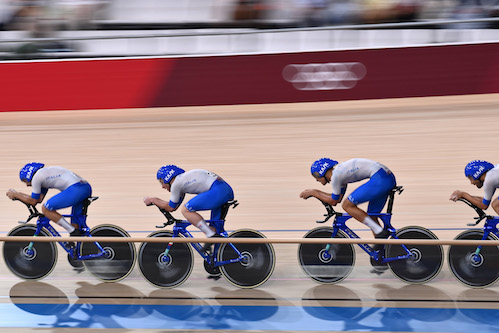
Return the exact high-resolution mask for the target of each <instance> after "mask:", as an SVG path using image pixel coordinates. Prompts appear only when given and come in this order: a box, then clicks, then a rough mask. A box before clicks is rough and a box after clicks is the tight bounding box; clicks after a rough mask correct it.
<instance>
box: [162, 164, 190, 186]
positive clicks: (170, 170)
mask: <svg viewBox="0 0 499 333" xmlns="http://www.w3.org/2000/svg"><path fill="white" fill-rule="evenodd" d="M184 172H185V171H184V170H183V169H180V168H179V167H178V166H176V165H172V164H170V165H163V166H162V167H161V168H159V170H158V173H157V174H156V178H157V179H158V180H162V181H163V183H165V184H169V183H170V182H171V181H172V179H173V178H175V177H177V176H178V175H180V174H181V173H184Z"/></svg>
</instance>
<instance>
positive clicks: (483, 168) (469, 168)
mask: <svg viewBox="0 0 499 333" xmlns="http://www.w3.org/2000/svg"><path fill="white" fill-rule="evenodd" d="M493 167H494V164H492V163H490V162H487V161H482V160H474V161H471V162H470V163H468V164H466V167H465V168H464V175H465V176H466V177H471V178H473V179H474V180H477V179H479V178H480V177H481V176H482V175H483V174H484V173H485V172H487V171H489V170H490V169H492V168H493Z"/></svg>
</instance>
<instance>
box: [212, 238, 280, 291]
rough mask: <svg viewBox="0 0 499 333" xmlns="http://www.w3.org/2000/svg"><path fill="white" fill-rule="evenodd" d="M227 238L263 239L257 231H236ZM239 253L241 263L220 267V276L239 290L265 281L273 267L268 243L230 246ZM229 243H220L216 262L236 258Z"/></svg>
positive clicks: (270, 245)
mask: <svg viewBox="0 0 499 333" xmlns="http://www.w3.org/2000/svg"><path fill="white" fill-rule="evenodd" d="M229 238H265V236H264V235H263V234H261V233H259V232H258V231H255V230H250V229H241V230H236V231H234V232H233V233H231V234H230V235H229ZM232 246H234V247H235V248H237V250H238V251H239V252H240V253H241V256H242V259H241V261H238V262H234V263H231V264H225V265H222V266H220V271H221V272H222V275H223V276H224V277H225V278H226V279H227V281H229V282H230V283H231V284H233V285H235V286H237V287H239V288H255V287H258V286H259V285H261V284H263V283H264V282H265V281H267V280H268V279H269V278H270V276H271V275H272V272H273V271H274V267H275V252H274V247H273V246H272V244H270V243H237V244H232ZM232 246H231V244H230V243H222V244H221V245H220V249H219V251H218V256H217V259H218V261H226V260H231V259H235V258H238V257H239V256H238V254H237V252H236V251H235V250H234V248H233V247H232Z"/></svg>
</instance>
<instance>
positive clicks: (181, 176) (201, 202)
mask: <svg viewBox="0 0 499 333" xmlns="http://www.w3.org/2000/svg"><path fill="white" fill-rule="evenodd" d="M156 178H157V179H158V180H159V182H160V184H161V187H162V188H164V189H166V190H167V191H168V192H170V193H171V196H170V200H169V201H168V202H167V201H164V200H162V199H160V198H156V197H145V198H144V203H145V204H146V205H147V206H150V205H155V206H157V207H159V208H162V209H165V210H167V211H169V212H173V211H175V210H177V209H178V208H179V207H180V205H181V203H182V201H183V200H184V196H185V194H186V193H187V194H197V195H196V196H195V197H194V198H192V199H190V200H189V201H188V202H187V203H185V204H184V205H183V206H182V208H181V212H182V215H184V217H185V218H186V219H187V220H188V221H189V222H190V223H191V224H192V225H194V226H195V227H197V228H199V229H200V230H201V231H202V232H204V234H205V235H206V237H222V236H220V235H219V234H217V233H216V232H215V231H214V230H213V228H211V227H209V226H208V224H207V223H206V221H205V220H204V218H203V217H202V216H201V215H200V214H199V213H198V211H203V210H211V219H212V220H219V219H220V218H221V213H222V206H223V205H224V204H225V203H227V202H228V201H230V200H233V199H234V192H233V190H232V188H231V187H230V185H229V184H227V183H226V182H225V181H224V180H223V179H222V178H221V177H220V176H218V175H217V174H215V173H213V172H210V171H207V170H203V169H194V170H189V171H184V170H183V169H181V168H179V167H178V166H175V165H164V166H162V167H161V168H159V170H158V172H157V174H156ZM210 249H211V243H206V244H205V245H204V246H203V251H208V250H210Z"/></svg>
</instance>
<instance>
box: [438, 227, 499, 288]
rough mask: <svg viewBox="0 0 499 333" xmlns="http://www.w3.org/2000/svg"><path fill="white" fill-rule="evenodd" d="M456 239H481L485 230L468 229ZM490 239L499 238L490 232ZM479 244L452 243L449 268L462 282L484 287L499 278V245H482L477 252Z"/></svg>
mask: <svg viewBox="0 0 499 333" xmlns="http://www.w3.org/2000/svg"><path fill="white" fill-rule="evenodd" d="M455 239H456V240H481V239H483V230H481V229H476V230H466V231H464V232H462V233H460V234H459V235H458V236H457V237H456V238H455ZM487 239H488V240H497V239H498V238H497V236H496V235H494V234H489V235H488V236H487ZM477 249H478V246H477V245H451V246H450V247H449V253H448V261H449V268H450V270H451V272H452V274H454V276H455V277H456V279H458V280H459V281H460V282H462V283H464V284H465V285H467V286H469V287H473V288H484V287H488V286H490V285H492V284H494V283H495V282H496V281H497V279H498V278H499V247H497V246H482V248H481V249H480V251H479V252H478V253H477Z"/></svg>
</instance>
